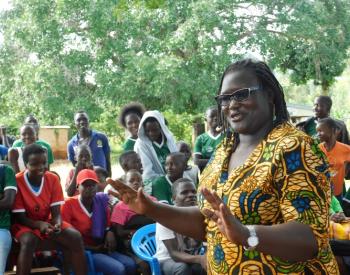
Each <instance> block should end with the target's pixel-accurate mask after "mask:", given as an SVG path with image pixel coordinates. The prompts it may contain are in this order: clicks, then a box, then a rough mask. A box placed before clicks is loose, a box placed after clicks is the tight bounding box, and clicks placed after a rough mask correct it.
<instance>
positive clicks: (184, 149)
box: [176, 141, 199, 187]
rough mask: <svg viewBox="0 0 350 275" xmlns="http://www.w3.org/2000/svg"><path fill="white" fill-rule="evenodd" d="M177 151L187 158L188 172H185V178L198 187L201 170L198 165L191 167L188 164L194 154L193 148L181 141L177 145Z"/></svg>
mask: <svg viewBox="0 0 350 275" xmlns="http://www.w3.org/2000/svg"><path fill="white" fill-rule="evenodd" d="M176 145H177V149H178V150H179V152H180V153H183V154H184V155H185V157H186V170H185V172H184V178H188V179H190V180H192V182H193V183H194V185H195V186H196V187H197V186H198V175H199V168H198V166H197V165H193V166H192V165H190V164H188V161H189V160H190V158H191V155H192V152H191V147H190V145H188V144H187V143H186V142H184V141H179V142H178V143H177V144H176Z"/></svg>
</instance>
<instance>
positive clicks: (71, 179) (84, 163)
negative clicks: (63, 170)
mask: <svg viewBox="0 0 350 275" xmlns="http://www.w3.org/2000/svg"><path fill="white" fill-rule="evenodd" d="M75 157H76V161H77V162H76V165H75V167H74V168H72V169H71V170H70V171H69V174H68V176H67V179H66V187H65V189H66V192H67V196H68V197H73V196H76V195H78V194H79V190H78V188H77V182H76V181H77V176H78V174H79V172H80V171H81V170H84V169H93V165H92V155H91V149H90V147H89V146H88V145H86V144H82V145H79V146H78V147H77V150H76V154H75Z"/></svg>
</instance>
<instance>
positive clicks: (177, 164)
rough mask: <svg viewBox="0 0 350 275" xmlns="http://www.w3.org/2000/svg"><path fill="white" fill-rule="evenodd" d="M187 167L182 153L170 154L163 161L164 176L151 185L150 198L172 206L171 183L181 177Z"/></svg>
mask: <svg viewBox="0 0 350 275" xmlns="http://www.w3.org/2000/svg"><path fill="white" fill-rule="evenodd" d="M186 166H187V161H186V157H185V155H184V154H183V153H179V152H176V153H171V154H169V155H168V156H167V158H166V161H165V170H166V175H165V176H160V177H158V178H156V179H155V180H154V181H153V183H152V196H154V197H156V198H157V200H158V201H160V202H164V203H168V204H173V201H172V196H173V194H172V192H171V187H172V185H173V182H175V181H176V180H178V179H180V178H182V177H183V174H184V171H185V169H186Z"/></svg>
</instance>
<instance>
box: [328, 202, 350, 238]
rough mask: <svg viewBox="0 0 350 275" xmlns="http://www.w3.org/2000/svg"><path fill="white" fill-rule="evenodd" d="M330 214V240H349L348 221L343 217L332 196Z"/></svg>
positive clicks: (349, 222)
mask: <svg viewBox="0 0 350 275" xmlns="http://www.w3.org/2000/svg"><path fill="white" fill-rule="evenodd" d="M329 214H330V226H329V232H330V236H329V237H330V239H337V240H350V219H349V218H347V217H346V216H345V215H344V212H343V209H342V207H341V205H340V202H339V201H338V199H337V198H336V197H335V196H334V195H333V196H332V200H331V207H330V209H329Z"/></svg>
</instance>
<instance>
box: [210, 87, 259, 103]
mask: <svg viewBox="0 0 350 275" xmlns="http://www.w3.org/2000/svg"><path fill="white" fill-rule="evenodd" d="M258 90H260V87H250V88H243V89H239V90H237V91H234V92H233V93H232V94H224V95H218V96H216V97H215V100H216V102H217V103H218V104H219V105H220V106H228V105H230V102H231V101H232V100H234V101H236V102H242V101H246V100H247V99H248V98H249V97H250V96H251V94H252V92H256V91H258Z"/></svg>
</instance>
